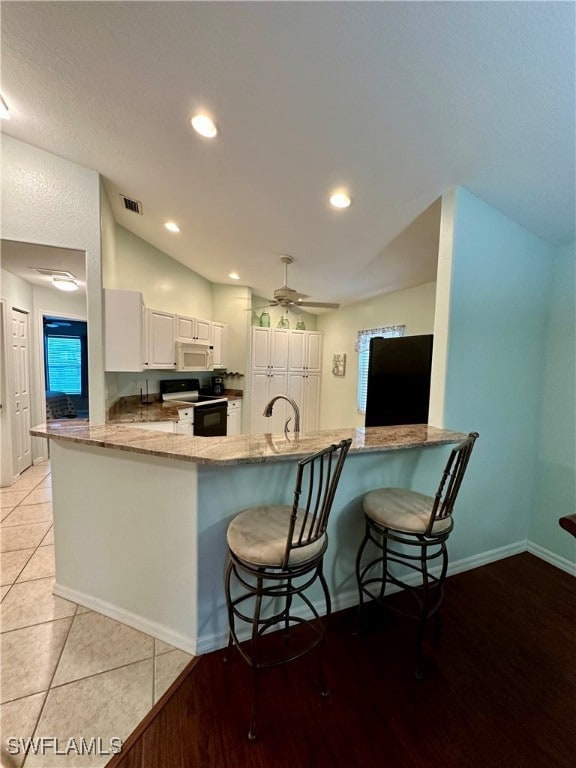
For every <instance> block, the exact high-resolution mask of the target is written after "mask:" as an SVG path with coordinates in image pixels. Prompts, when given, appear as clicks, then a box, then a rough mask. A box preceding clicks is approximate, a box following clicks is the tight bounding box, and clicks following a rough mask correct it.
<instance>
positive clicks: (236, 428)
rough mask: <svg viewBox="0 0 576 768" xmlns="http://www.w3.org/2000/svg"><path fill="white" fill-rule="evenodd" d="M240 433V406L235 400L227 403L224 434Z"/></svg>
mask: <svg viewBox="0 0 576 768" xmlns="http://www.w3.org/2000/svg"><path fill="white" fill-rule="evenodd" d="M241 433H242V406H241V405H240V403H239V402H238V401H237V400H233V401H230V402H228V428H227V432H226V434H228V435H240V434H241Z"/></svg>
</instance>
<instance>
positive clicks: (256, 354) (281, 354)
mask: <svg viewBox="0 0 576 768" xmlns="http://www.w3.org/2000/svg"><path fill="white" fill-rule="evenodd" d="M289 333H290V331H288V330H285V329H283V328H282V329H281V328H260V327H258V326H255V327H254V328H252V370H253V371H266V370H274V371H287V370H288V344H289V341H288V338H289Z"/></svg>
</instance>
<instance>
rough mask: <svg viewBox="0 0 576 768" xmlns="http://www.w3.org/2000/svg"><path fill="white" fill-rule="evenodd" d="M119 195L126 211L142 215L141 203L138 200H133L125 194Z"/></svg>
mask: <svg viewBox="0 0 576 768" xmlns="http://www.w3.org/2000/svg"><path fill="white" fill-rule="evenodd" d="M120 197H121V198H122V203H123V205H124V208H126V210H127V211H132V213H139V214H140V216H142V203H141V202H140V200H133V199H132V198H131V197H126V195H120Z"/></svg>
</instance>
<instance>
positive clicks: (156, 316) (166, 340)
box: [144, 309, 176, 370]
mask: <svg viewBox="0 0 576 768" xmlns="http://www.w3.org/2000/svg"><path fill="white" fill-rule="evenodd" d="M174 319H175V318H174V315H171V314H170V313H169V312H160V311H159V310H157V309H147V310H146V347H147V359H146V360H145V361H144V362H145V366H146V368H157V369H164V370H166V369H169V370H174V369H175V368H176V359H175V347H174V332H175V325H174Z"/></svg>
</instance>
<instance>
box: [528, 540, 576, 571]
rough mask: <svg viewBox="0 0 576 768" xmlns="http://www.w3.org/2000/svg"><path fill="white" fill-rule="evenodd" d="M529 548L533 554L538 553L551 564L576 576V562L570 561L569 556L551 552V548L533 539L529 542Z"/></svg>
mask: <svg viewBox="0 0 576 768" xmlns="http://www.w3.org/2000/svg"><path fill="white" fill-rule="evenodd" d="M527 550H528V552H530V554H531V555H536V557H539V558H540V559H541V560H545V561H546V562H547V563H550V565H554V566H556V568H560V570H561V571H566V573H569V574H570V576H576V563H572V562H570V560H568V558H566V557H561V556H560V555H557V554H556V553H555V552H551V551H550V550H549V549H545V548H544V547H541V546H540V545H539V544H534V542H533V541H529V542H528V546H527Z"/></svg>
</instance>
